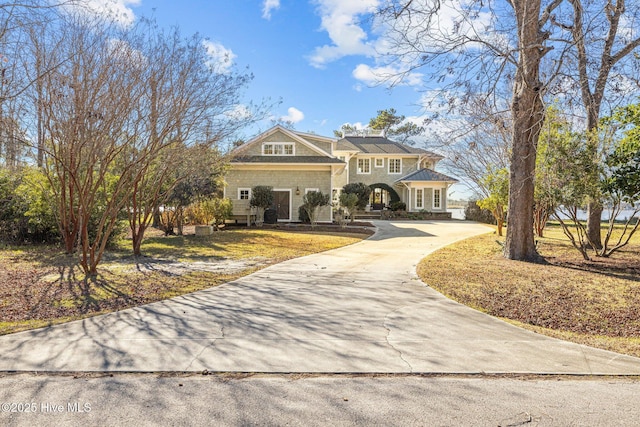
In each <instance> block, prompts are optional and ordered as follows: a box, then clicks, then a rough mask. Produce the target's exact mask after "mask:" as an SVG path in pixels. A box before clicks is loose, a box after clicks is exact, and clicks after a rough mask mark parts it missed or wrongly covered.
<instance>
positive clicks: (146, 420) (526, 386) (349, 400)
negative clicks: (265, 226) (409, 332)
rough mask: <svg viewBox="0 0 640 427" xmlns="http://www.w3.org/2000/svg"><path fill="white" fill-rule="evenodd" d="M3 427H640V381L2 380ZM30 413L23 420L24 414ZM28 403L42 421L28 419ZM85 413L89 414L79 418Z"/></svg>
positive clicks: (191, 377)
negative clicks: (6, 407) (9, 409)
mask: <svg viewBox="0 0 640 427" xmlns="http://www.w3.org/2000/svg"><path fill="white" fill-rule="evenodd" d="M0 402H1V403H2V405H3V408H4V405H5V404H6V403H17V405H16V406H15V411H16V412H5V411H4V410H3V412H2V413H0V425H3V426H27V427H30V426H54V425H55V426H77V427H85V426H89V425H90V426H134V425H135V426H183V425H184V426H249V425H256V426H554V427H557V426H623V427H624V426H637V425H638V419H639V417H640V406H639V402H640V381H637V380H635V381H634V380H631V379H622V378H598V379H588V378H580V379H575V378H570V377H544V378H540V377H523V378H500V377H498V378H492V377H471V378H467V377H458V376H445V377H418V376H387V377H376V378H372V377H366V376H355V377H351V376H313V377H308V376H282V375H257V376H251V377H247V378H241V377H238V376H228V375H221V376H203V375H197V374H192V375H189V376H184V375H177V376H172V375H168V376H167V375H164V376H163V375H156V374H154V375H150V374H115V375H114V376H113V377H110V376H108V375H107V376H103V375H99V376H82V375H81V376H79V377H77V378H74V377H73V376H51V375H33V374H14V375H8V376H7V375H5V376H2V377H0ZM19 404H22V407H20V408H21V411H18V408H19V407H18V405H19ZM26 404H28V405H29V407H30V408H31V409H35V411H34V412H29V413H27V412H24V411H25V405H26ZM81 411H82V412H81Z"/></svg>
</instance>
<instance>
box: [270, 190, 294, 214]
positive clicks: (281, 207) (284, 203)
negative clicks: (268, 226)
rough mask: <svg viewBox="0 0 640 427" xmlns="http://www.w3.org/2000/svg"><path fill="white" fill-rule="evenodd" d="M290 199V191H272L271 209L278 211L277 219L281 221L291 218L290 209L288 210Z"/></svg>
mask: <svg viewBox="0 0 640 427" xmlns="http://www.w3.org/2000/svg"><path fill="white" fill-rule="evenodd" d="M290 200H291V192H290V191H279V190H274V191H273V209H275V210H276V212H277V213H278V220H282V221H290V220H291V211H290Z"/></svg>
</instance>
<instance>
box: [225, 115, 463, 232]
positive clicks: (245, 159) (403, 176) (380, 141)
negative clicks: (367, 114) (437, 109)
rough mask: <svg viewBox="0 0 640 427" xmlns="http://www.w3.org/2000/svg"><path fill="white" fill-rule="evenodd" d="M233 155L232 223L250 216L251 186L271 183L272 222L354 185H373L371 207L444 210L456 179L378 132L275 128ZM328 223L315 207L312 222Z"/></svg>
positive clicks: (329, 213) (294, 217)
mask: <svg viewBox="0 0 640 427" xmlns="http://www.w3.org/2000/svg"><path fill="white" fill-rule="evenodd" d="M231 156H232V158H231V161H230V168H229V171H228V173H227V175H226V187H225V197H227V198H229V199H231V201H232V202H233V217H234V219H236V220H237V221H247V218H248V215H250V214H251V209H250V206H249V201H250V199H251V188H253V187H255V186H257V185H268V186H271V187H273V191H274V196H275V206H274V208H275V209H276V211H277V217H278V221H285V222H286V221H298V209H299V207H300V206H301V205H302V203H303V200H302V198H303V196H304V195H305V194H306V193H308V192H310V191H321V192H323V193H325V194H331V195H332V199H333V201H334V204H337V201H338V198H339V194H340V192H341V190H342V187H343V186H345V185H346V184H348V183H356V182H362V183H364V184H367V185H369V186H370V187H371V188H372V190H373V191H372V194H371V203H370V205H369V209H370V210H374V211H375V210H381V209H385V208H387V207H388V206H389V205H390V204H391V203H392V202H396V201H401V202H404V203H405V204H406V207H407V210H408V211H411V212H417V211H429V212H446V209H447V189H448V187H449V186H450V185H451V184H453V183H455V182H457V180H455V179H454V178H451V177H448V176H446V175H444V174H441V173H439V172H436V171H435V170H434V169H435V167H436V164H437V163H438V161H440V160H442V159H443V157H442V156H440V155H437V154H435V153H432V152H430V151H427V150H423V149H421V148H414V147H410V146H408V145H404V144H400V143H398V142H395V141H392V140H390V139H387V138H386V137H384V135H381V134H361V135H357V136H356V135H353V136H351V135H347V136H344V137H343V138H331V137H324V136H319V135H315V134H309V133H303V132H298V131H294V130H290V129H287V128H285V127H282V126H280V125H276V126H274V127H272V128H271V129H269V130H267V131H266V132H263V133H261V134H260V135H258V136H256V137H255V138H253V139H251V140H250V141H248V142H246V143H244V144H242V145H241V146H240V147H238V148H236V149H235V150H234V151H233V152H232V153H231ZM332 220H333V210H332V209H331V207H329V206H327V207H323V208H321V209H320V211H319V213H318V221H321V222H330V221H332Z"/></svg>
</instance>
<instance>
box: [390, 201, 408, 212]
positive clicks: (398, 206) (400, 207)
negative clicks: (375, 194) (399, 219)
mask: <svg viewBox="0 0 640 427" xmlns="http://www.w3.org/2000/svg"><path fill="white" fill-rule="evenodd" d="M389 209H391V210H392V211H394V212H396V211H406V210H407V204H406V203H405V202H391V203H390V204H389Z"/></svg>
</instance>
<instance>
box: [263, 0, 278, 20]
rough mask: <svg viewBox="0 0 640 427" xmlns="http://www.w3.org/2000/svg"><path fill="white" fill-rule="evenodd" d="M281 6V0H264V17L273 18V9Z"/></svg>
mask: <svg viewBox="0 0 640 427" xmlns="http://www.w3.org/2000/svg"><path fill="white" fill-rule="evenodd" d="M279 8H280V0H264V2H263V4H262V17H263V18H264V19H271V11H273V10H277V9H279Z"/></svg>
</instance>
